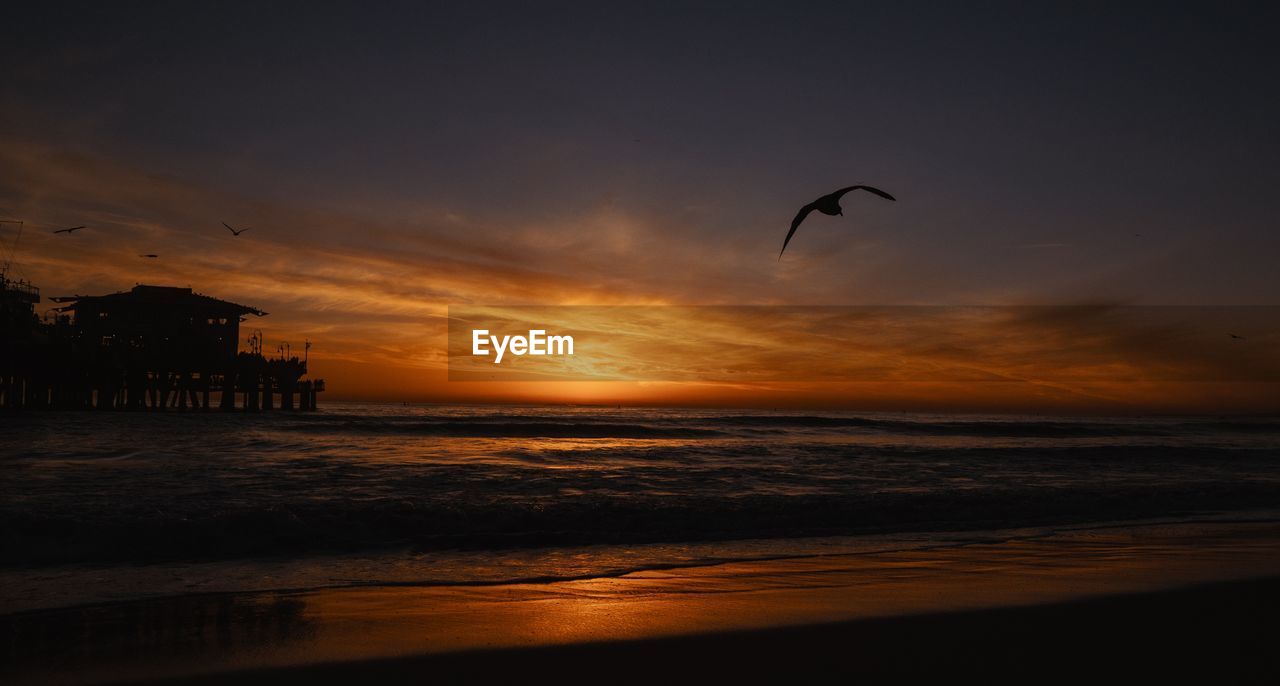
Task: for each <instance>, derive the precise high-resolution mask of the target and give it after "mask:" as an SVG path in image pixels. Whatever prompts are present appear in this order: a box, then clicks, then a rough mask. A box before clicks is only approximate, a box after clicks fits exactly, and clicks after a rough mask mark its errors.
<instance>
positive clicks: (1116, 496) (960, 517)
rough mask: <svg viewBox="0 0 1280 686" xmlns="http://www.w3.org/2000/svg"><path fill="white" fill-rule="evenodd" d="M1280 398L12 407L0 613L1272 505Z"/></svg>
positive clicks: (607, 566)
mask: <svg viewBox="0 0 1280 686" xmlns="http://www.w3.org/2000/svg"><path fill="white" fill-rule="evenodd" d="M1277 509H1280V419H1278V418H1275V417H1124V418H1098V417H1087V418H1084V417H1081V418H1075V417H1044V416H1003V415H1001V416H996V415H991V416H987V415H930V414H908V413H893V414H868V413H851V412H816V411H760V410H714V409H698V410H691V409H658V408H632V407H625V408H614V407H607V408H605V407H566V406H554V407H552V406H538V407H512V406H483V407H481V406H440V405H412V406H409V405H400V404H395V405H391V404H357V403H349V404H341V403H326V404H324V405H323V407H322V409H321V410H320V411H317V412H312V413H286V412H274V413H271V412H265V413H258V414H244V413H216V412H213V413H201V412H176V411H171V412H165V413H152V412H138V413H130V412H92V411H91V412H78V413H41V412H30V413H15V414H9V415H5V416H3V417H0V613H5V612H24V611H30V610H40V609H48V608H56V607H69V606H78V605H86V604H94V603H105V602H114V601H124V600H134V599H142V598H150V597H156V596H166V595H181V594H192V593H224V592H257V591H297V590H307V589H320V588H334V587H348V586H365V585H367V586H384V585H437V584H438V585H486V584H503V583H513V582H529V583H535V582H547V581H555V580H561V579H578V578H589V577H600V576H609V575H621V574H626V573H628V572H634V571H637V570H650V569H662V568H671V567H685V566H697V565H710V564H720V563H723V562H726V561H733V560H754V559H776V558H788V557H804V556H820V555H831V554H840V555H847V554H851V553H854V554H856V553H857V552H859V551H868V552H874V551H885V550H903V549H915V548H926V547H937V546H944V547H945V546H957V545H969V544H972V543H975V542H987V541H1003V540H1009V539H1010V538H1017V537H1039V536H1048V535H1052V534H1054V533H1056V532H1061V531H1063V530H1067V529H1075V530H1088V529H1090V528H1098V527H1109V526H1117V525H1120V524H1124V523H1132V522H1194V521H1218V520H1247V521H1254V520H1259V519H1262V520H1271V519H1276V518H1277V517H1280V515H1277V514H1276V510H1277Z"/></svg>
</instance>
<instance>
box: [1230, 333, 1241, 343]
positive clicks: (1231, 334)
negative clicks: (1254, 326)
mask: <svg viewBox="0 0 1280 686" xmlns="http://www.w3.org/2000/svg"><path fill="white" fill-rule="evenodd" d="M1227 335H1228V336H1230V337H1232V338H1234V339H1236V340H1238V341H1243V340H1244V336H1237V335H1235V334H1233V333H1229V334H1227Z"/></svg>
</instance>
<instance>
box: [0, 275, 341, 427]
mask: <svg viewBox="0 0 1280 686" xmlns="http://www.w3.org/2000/svg"><path fill="white" fill-rule="evenodd" d="M0 289H2V290H0V310H2V312H0V315H2V316H3V327H4V328H3V330H0V337H2V338H3V344H2V345H3V346H4V347H3V349H0V356H3V357H2V359H0V407H2V408H6V409H20V408H29V409H91V408H96V409H134V410H142V409H152V410H161V409H166V408H174V409H193V410H208V409H211V408H218V409H222V410H233V409H237V408H239V409H245V410H250V411H256V410H272V409H276V408H279V409H284V410H314V409H316V398H317V395H318V394H319V393H320V392H321V391H323V390H324V380H323V379H315V380H311V379H303V377H304V376H305V375H306V373H307V360H306V358H305V357H304V358H302V359H299V358H298V357H296V356H288V354H287V353H286V352H285V348H284V347H283V346H282V347H281V354H280V356H279V357H277V358H267V357H265V356H264V355H263V354H262V336H261V334H260V333H258V332H256V331H255V332H254V333H253V335H251V336H250V337H249V339H248V342H249V348H250V349H249V351H247V352H245V351H240V350H239V341H240V324H241V323H242V322H244V321H245V320H246V319H247V318H248V317H249V316H254V317H262V316H265V315H266V314H267V313H266V312H263V311H261V310H258V309H257V308H253V307H249V306H247V305H240V304H237V303H233V302H229V301H226V300H219V299H217V298H212V297H209V296H206V295H201V294H199V293H195V292H193V291H192V290H191V289H190V288H175V287H169V286H147V285H138V286H135V287H134V288H133V289H132V290H129V291H123V292H120V293H112V294H109V295H100V296H82V295H75V296H66V297H58V298H51V300H53V301H54V302H56V303H60V304H63V306H62V307H61V308H58V310H57V311H56V312H57V313H58V314H57V315H56V316H55V317H53V320H52V321H48V322H42V321H40V320H39V318H37V317H36V316H35V313H34V306H35V304H36V303H37V302H39V300H40V295H39V291H38V290H36V289H35V288H34V287H31V286H30V284H23V283H19V282H13V281H8V280H4V281H3V285H2V286H0ZM237 396H240V398H241V400H240V402H239V403H237V402H236V400H237ZM277 397H278V398H279V402H278V403H277V401H276V398H277Z"/></svg>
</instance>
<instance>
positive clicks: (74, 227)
mask: <svg viewBox="0 0 1280 686" xmlns="http://www.w3.org/2000/svg"><path fill="white" fill-rule="evenodd" d="M83 228H84V227H83V226H73V227H71V228H69V229H58V230H57V231H54V233H71V232H72V231H79V230H80V229H83Z"/></svg>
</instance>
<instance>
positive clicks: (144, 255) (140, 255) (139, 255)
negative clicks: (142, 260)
mask: <svg viewBox="0 0 1280 686" xmlns="http://www.w3.org/2000/svg"><path fill="white" fill-rule="evenodd" d="M138 257H159V255H150V254H148V255H138Z"/></svg>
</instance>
